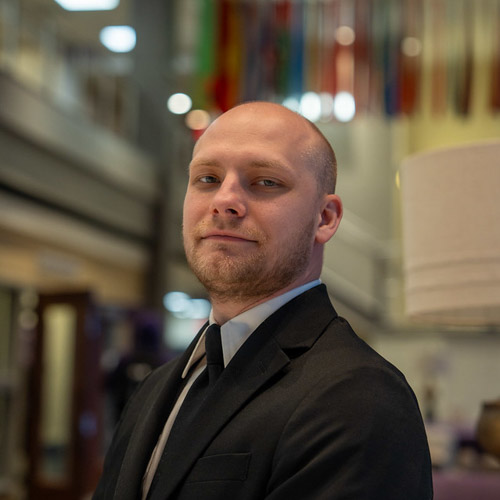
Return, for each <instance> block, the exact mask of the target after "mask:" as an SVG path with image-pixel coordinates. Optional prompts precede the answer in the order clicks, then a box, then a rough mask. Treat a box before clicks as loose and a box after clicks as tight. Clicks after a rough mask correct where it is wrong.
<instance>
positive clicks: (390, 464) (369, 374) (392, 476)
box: [265, 367, 432, 500]
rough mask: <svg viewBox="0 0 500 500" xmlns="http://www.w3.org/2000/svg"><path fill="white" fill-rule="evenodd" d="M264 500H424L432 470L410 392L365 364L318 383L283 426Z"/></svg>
mask: <svg viewBox="0 0 500 500" xmlns="http://www.w3.org/2000/svg"><path fill="white" fill-rule="evenodd" d="M265 498H266V500H288V499H290V498H301V499H302V500H307V499H311V500H321V499H325V500H326V499H328V500H347V499H352V500H375V499H377V500H380V499H383V500H401V499H405V500H428V499H431V498H432V473H431V463H430V457H429V452H428V446H427V439H426V435H425V430H424V426H423V423H422V419H421V415H420V411H419V409H418V405H417V402H416V399H415V396H414V394H413V392H412V391H411V389H410V387H409V386H408V384H407V383H406V381H405V380H404V378H403V377H402V376H401V375H400V374H399V373H396V372H393V371H391V370H390V369H385V368H382V369H381V368H371V367H368V368H366V367H363V368H359V369H357V370H355V371H352V372H350V373H348V374H347V375H346V376H345V377H343V378H342V379H341V380H340V381H338V382H336V383H334V384H332V383H331V382H329V380H327V379H326V378H324V379H322V380H320V381H318V383H317V385H316V386H315V387H314V388H312V389H311V391H310V392H309V393H308V395H307V396H306V398H304V399H303V400H302V401H301V403H300V404H299V405H298V407H297V408H296V410H295V412H294V413H293V415H292V416H291V418H290V420H289V421H288V423H287V425H286V427H285V428H284V431H283V433H282V436H281V438H280V441H279V445H278V448H277V451H276V454H275V457H274V463H273V473H272V476H271V479H270V481H269V484H268V491H267V495H266V497H265Z"/></svg>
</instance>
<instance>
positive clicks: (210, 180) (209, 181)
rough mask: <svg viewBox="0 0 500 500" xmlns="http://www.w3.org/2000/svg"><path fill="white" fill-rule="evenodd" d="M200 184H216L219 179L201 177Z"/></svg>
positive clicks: (206, 176) (209, 176) (207, 176)
mask: <svg viewBox="0 0 500 500" xmlns="http://www.w3.org/2000/svg"><path fill="white" fill-rule="evenodd" d="M198 180H199V181H200V182H203V183H204V184H214V183H216V182H218V179H217V177H215V176H214V175H204V176H203V177H200V178H199V179H198Z"/></svg>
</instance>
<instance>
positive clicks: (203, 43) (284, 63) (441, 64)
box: [194, 0, 500, 117]
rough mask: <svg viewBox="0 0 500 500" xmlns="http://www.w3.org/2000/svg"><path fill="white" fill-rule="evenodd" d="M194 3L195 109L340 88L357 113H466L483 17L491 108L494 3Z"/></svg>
mask: <svg viewBox="0 0 500 500" xmlns="http://www.w3.org/2000/svg"><path fill="white" fill-rule="evenodd" d="M198 1H199V3H200V4H201V6H200V9H199V12H200V15H199V29H198V30H197V37H198V40H197V44H196V46H197V47H198V49H197V52H196V59H197V61H196V68H197V72H196V75H195V78H196V82H194V89H195V91H194V101H195V105H196V106H198V107H201V108H205V109H208V110H210V111H215V112H219V111H225V110H227V109H229V108H230V107H232V106H234V105H235V104H237V103H239V102H244V101H248V100H257V99H264V100H274V101H276V102H284V101H286V100H287V101H288V102H299V101H300V99H301V97H302V96H303V95H304V94H305V93H311V92H314V93H316V94H317V95H318V96H320V97H321V98H325V96H326V97H328V96H329V97H330V98H331V99H333V98H334V97H335V96H336V95H337V94H338V93H340V92H346V93H349V94H351V95H352V96H353V97H354V101H355V103H356V114H358V115H362V114H381V115H386V116H388V117H392V116H398V115H412V114H413V113H415V112H417V111H419V110H420V109H422V107H423V106H426V107H428V108H429V109H430V110H431V112H432V113H433V114H435V115H437V116H439V115H442V114H444V113H446V112H448V111H452V112H454V113H456V114H459V115H463V116H467V115H468V114H469V113H470V112H471V103H472V98H471V96H472V93H473V92H474V85H473V82H474V74H475V68H476V65H477V61H478V60H480V59H481V60H484V57H485V56H484V54H481V53H479V52H478V50H477V47H476V45H478V44H477V43H476V42H477V37H478V33H477V31H478V29H477V26H478V25H480V24H481V21H480V20H479V21H478V19H479V17H478V16H483V18H486V19H489V22H488V26H489V28H488V29H489V33H487V34H486V35H485V33H481V34H480V36H481V37H482V39H484V37H485V36H486V37H487V39H488V44H489V48H488V53H487V66H488V68H487V69H488V72H489V74H491V77H490V78H489V89H490V91H489V94H490V95H489V96H487V97H485V98H486V99H487V105H488V108H489V109H490V110H491V112H492V113H499V112H500V0H316V1H315V0H308V1H306V0H254V1H253V0H252V1H251V0H198ZM488 44H486V45H488ZM480 45H481V47H482V49H484V46H485V43H481V44H480ZM481 64H483V66H481V67H482V68H483V67H484V61H482V62H481ZM424 80H426V82H427V85H428V88H429V89H430V90H429V92H427V93H425V99H427V101H424V97H423V96H424V93H423V92H422V87H423V82H424Z"/></svg>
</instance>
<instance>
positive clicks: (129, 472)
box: [114, 325, 206, 500]
mask: <svg viewBox="0 0 500 500" xmlns="http://www.w3.org/2000/svg"><path fill="white" fill-rule="evenodd" d="M205 327H206V325H204V326H203V327H202V329H201V330H200V331H199V332H198V334H197V335H196V338H195V339H194V340H193V342H192V343H191V345H190V346H189V348H188V349H187V350H186V351H185V352H184V353H183V354H182V355H181V356H180V357H179V359H178V360H177V361H176V362H175V365H174V366H173V367H172V369H171V371H170V373H169V374H168V375H166V376H162V377H161V378H160V381H159V382H158V383H157V389H156V390H153V391H151V393H150V394H149V396H148V399H147V401H146V402H145V404H144V410H143V413H141V415H140V418H138V419H137V421H136V423H135V426H134V429H133V431H132V434H131V436H130V441H129V444H128V446H127V450H126V452H125V455H124V458H123V461H122V465H121V469H120V474H119V477H118V481H117V484H116V489H115V494H114V498H115V499H117V500H118V499H119V500H129V499H130V500H136V498H137V492H138V491H141V487H142V478H143V475H144V472H145V470H146V467H147V465H148V463H149V460H150V458H151V454H152V452H153V449H154V447H155V445H156V443H157V441H158V438H159V436H160V434H161V432H162V430H163V426H164V425H165V422H166V420H167V418H168V415H169V413H170V411H171V409H172V407H173V405H174V403H175V401H176V398H177V395H178V392H179V388H180V386H181V384H182V371H183V370H184V367H185V366H186V364H187V362H188V360H189V357H190V356H191V353H192V351H193V349H194V346H195V345H196V343H197V341H198V338H199V336H200V335H201V333H202V332H203V330H204V329H205Z"/></svg>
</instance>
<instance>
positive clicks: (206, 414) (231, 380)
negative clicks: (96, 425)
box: [148, 286, 336, 500]
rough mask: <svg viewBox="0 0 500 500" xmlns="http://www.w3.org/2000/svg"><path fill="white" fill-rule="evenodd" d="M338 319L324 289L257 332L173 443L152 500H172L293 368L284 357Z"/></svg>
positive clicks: (291, 306)
mask: <svg viewBox="0 0 500 500" xmlns="http://www.w3.org/2000/svg"><path fill="white" fill-rule="evenodd" d="M304 306H305V307H304ZM325 306H326V307H325ZM335 315H336V313H335V311H334V310H333V307H332V306H331V304H330V301H329V299H328V296H327V294H326V288H325V287H324V286H323V287H317V288H315V289H312V290H310V291H308V292H306V293H304V294H302V295H301V296H299V297H297V298H296V299H294V300H292V301H290V302H289V303H288V304H285V306H283V307H282V308H281V309H280V310H279V311H277V312H276V313H274V314H273V315H271V316H270V317H269V318H268V319H267V320H266V321H265V322H264V323H263V324H262V325H261V326H260V327H259V328H257V330H256V331H255V332H254V333H253V334H252V335H251V336H250V338H249V339H248V340H247V341H246V342H245V344H244V345H243V346H242V347H241V348H240V350H239V351H238V352H237V353H236V354H235V356H234V357H233V359H232V360H231V362H230V363H229V365H228V366H227V368H226V369H225V370H224V371H223V373H222V375H221V377H220V378H219V380H218V381H217V383H216V385H215V386H214V388H213V389H212V392H211V393H210V397H208V398H207V399H206V400H205V402H204V403H203V404H202V406H201V407H200V408H199V410H198V412H197V414H196V415H195V416H194V417H193V421H192V424H191V425H190V426H189V431H186V432H185V433H184V434H178V433H177V434H175V435H174V434H173V435H171V436H170V437H169V442H168V449H167V450H166V452H165V456H164V457H163V458H162V461H161V464H160V466H159V469H158V473H159V474H160V477H159V480H158V482H157V484H156V487H155V489H154V491H151V492H150V496H149V497H148V498H149V499H150V500H164V499H165V498H169V496H170V495H172V493H173V492H174V491H175V490H176V488H177V487H178V486H179V484H180V483H181V482H182V481H183V479H184V478H185V476H186V475H187V474H188V473H189V470H190V469H191V467H192V466H193V465H194V463H195V462H196V460H197V459H198V457H199V456H201V455H202V454H203V452H204V450H205V449H206V448H207V446H208V445H209V444H210V442H211V441H212V440H213V438H214V437H215V436H216V435H217V433H218V432H219V431H220V430H221V429H222V428H223V427H224V425H225V424H226V423H227V422H228V421H229V420H230V419H231V417H232V416H233V415H234V414H235V413H236V412H237V411H238V410H239V409H240V408H241V407H242V406H243V405H244V404H245V403H246V401H248V400H249V399H250V398H251V397H252V395H253V394H254V393H255V392H256V391H258V390H259V388H260V387H261V386H262V385H264V384H265V383H266V382H268V381H269V380H270V379H271V378H272V377H274V376H275V375H276V374H277V373H279V372H280V371H281V370H283V368H284V367H285V366H287V365H288V364H289V363H290V357H289V355H288V354H287V353H286V352H287V351H288V352H289V353H290V354H292V355H295V354H296V353H297V352H300V351H303V350H307V349H308V348H310V346H311V345H312V344H313V343H314V342H315V341H316V339H317V338H318V336H319V335H321V333H322V332H323V330H324V329H325V328H326V326H327V324H328V323H329V322H330V321H332V319H333V318H334V317H335ZM294 351H295V352H294Z"/></svg>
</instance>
